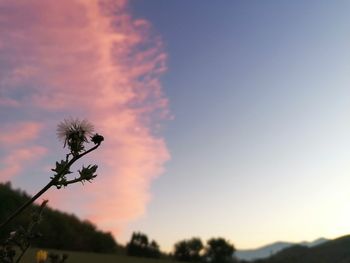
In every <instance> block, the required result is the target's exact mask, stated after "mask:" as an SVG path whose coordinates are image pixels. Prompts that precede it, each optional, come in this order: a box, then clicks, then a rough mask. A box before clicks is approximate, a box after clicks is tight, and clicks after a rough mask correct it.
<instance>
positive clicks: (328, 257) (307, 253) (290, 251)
mask: <svg viewBox="0 0 350 263" xmlns="http://www.w3.org/2000/svg"><path fill="white" fill-rule="evenodd" d="M349 248H350V235H347V236H343V237H340V238H337V239H334V240H330V241H327V242H325V243H323V244H320V245H317V246H315V247H311V248H308V247H306V246H301V245H296V246H292V247H289V248H286V249H284V250H282V251H281V252H279V253H277V254H275V255H273V256H271V257H270V258H268V259H265V260H257V261H254V262H256V263H350V249H349Z"/></svg>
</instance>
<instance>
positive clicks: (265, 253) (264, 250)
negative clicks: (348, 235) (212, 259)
mask: <svg viewBox="0 0 350 263" xmlns="http://www.w3.org/2000/svg"><path fill="white" fill-rule="evenodd" d="M326 241H328V240H327V239H325V238H319V239H316V240H315V241H312V242H307V241H304V242H301V243H292V242H275V243H272V244H269V245H266V246H263V247H260V248H257V249H245V250H243V249H242V250H237V252H236V254H235V255H236V257H237V258H238V259H241V260H248V261H252V260H254V259H263V258H268V257H270V256H272V255H275V254H276V253H278V252H280V251H282V250H283V249H286V248H289V247H292V246H296V245H302V246H306V247H314V246H317V245H320V244H322V243H324V242H326Z"/></svg>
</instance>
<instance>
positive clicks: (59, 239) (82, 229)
mask: <svg viewBox="0 0 350 263" xmlns="http://www.w3.org/2000/svg"><path fill="white" fill-rule="evenodd" d="M29 199H30V196H29V195H28V194H26V193H25V192H23V191H20V190H13V189H12V188H11V184H10V183H5V184H0V200H1V202H0V221H4V220H5V219H6V218H7V217H8V216H9V214H11V213H12V212H13V211H14V210H15V209H16V208H17V207H18V206H20V205H21V204H23V203H25V202H26V201H28V200H29ZM35 209H38V206H37V205H32V206H31V208H30V209H28V210H26V211H24V212H23V213H22V214H20V215H19V216H18V217H16V218H15V219H14V220H13V221H12V222H11V223H10V224H8V225H7V226H6V227H4V229H2V230H1V233H0V239H1V240H4V239H5V238H7V236H8V233H10V232H12V231H13V230H14V229H16V227H17V226H18V225H21V226H25V225H28V224H29V221H30V218H31V217H30V214H31V213H32V211H33V210H35ZM38 231H39V232H40V233H41V237H40V238H37V239H35V240H33V241H32V245H33V246H37V247H41V248H55V249H66V250H80V251H93V252H108V253H109V252H115V251H116V250H117V249H118V246H117V244H116V241H115V240H114V238H113V237H112V235H111V234H110V233H106V232H102V231H99V230H97V229H96V227H95V226H94V225H93V224H92V223H90V222H88V221H84V222H82V221H80V220H79V219H78V218H77V217H76V216H74V215H69V214H66V213H62V212H59V211H56V210H53V209H50V208H45V209H44V211H43V220H42V221H41V222H40V225H39V226H38Z"/></svg>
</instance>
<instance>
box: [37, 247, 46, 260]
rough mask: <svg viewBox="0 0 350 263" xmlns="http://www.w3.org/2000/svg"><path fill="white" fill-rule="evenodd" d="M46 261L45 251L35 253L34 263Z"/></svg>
mask: <svg viewBox="0 0 350 263" xmlns="http://www.w3.org/2000/svg"><path fill="white" fill-rule="evenodd" d="M46 260H47V251H45V250H39V251H38V252H36V262H37V263H43V262H46Z"/></svg>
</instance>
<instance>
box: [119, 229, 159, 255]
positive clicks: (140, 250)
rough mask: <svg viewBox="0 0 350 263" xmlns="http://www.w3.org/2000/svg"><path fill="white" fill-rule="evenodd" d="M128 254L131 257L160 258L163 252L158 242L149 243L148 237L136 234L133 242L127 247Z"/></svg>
mask: <svg viewBox="0 0 350 263" xmlns="http://www.w3.org/2000/svg"><path fill="white" fill-rule="evenodd" d="M126 252H127V255H129V256H135V257H147V258H159V257H160V256H161V252H160V250H159V245H158V244H157V242H156V241H154V240H152V241H151V242H149V240H148V237H147V235H145V234H143V233H141V232H134V233H133V234H132V236H131V240H130V241H129V243H128V244H127V245H126Z"/></svg>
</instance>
